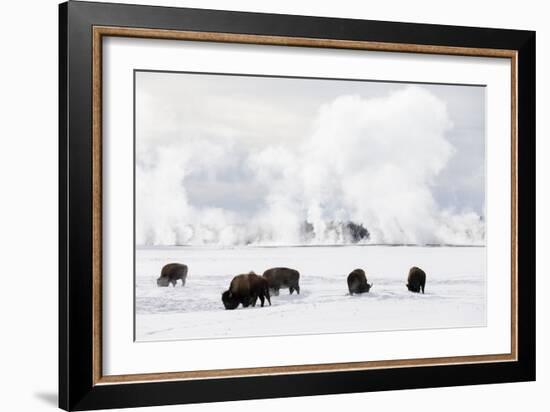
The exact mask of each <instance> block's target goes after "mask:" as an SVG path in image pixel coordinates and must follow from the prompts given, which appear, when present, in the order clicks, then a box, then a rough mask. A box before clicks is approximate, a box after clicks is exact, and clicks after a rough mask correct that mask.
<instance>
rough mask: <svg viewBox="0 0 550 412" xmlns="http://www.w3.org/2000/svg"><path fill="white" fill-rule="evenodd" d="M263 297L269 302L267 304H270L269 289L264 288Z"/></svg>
mask: <svg viewBox="0 0 550 412" xmlns="http://www.w3.org/2000/svg"><path fill="white" fill-rule="evenodd" d="M265 298H266V299H267V301H268V302H269V306H271V297H270V296H269V289H266V290H265Z"/></svg>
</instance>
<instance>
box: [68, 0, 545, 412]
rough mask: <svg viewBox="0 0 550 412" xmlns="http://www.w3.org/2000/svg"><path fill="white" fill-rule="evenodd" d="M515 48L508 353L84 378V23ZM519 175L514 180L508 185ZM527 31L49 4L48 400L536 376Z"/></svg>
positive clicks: (96, 404) (184, 398) (122, 401)
mask: <svg viewBox="0 0 550 412" xmlns="http://www.w3.org/2000/svg"><path fill="white" fill-rule="evenodd" d="M93 25H102V26H118V27H121V26H122V27H140V28H157V29H173V30H189V31H209V32H227V33H244V34H258V35H272V36H287V37H309V38H324V39H340V40H361V41H376V42H391V43H405V44H424V45H437V46H458V47H471V48H494V49H508V50H516V51H517V52H518V59H517V64H518V78H517V89H518V105H517V116H518V133H519V135H518V186H519V188H518V220H517V227H518V245H519V247H518V330H517V333H518V361H517V362H495V363H484V364H462V365H445V366H420V367H419V366H417V367H406V368H393V369H391V368H390V369H377V370H364V371H349V372H329V373H300V374H289V375H273V376H269V375H264V376H259V377H237V378H223V379H201V380H190V381H168V382H150V383H129V384H109V385H95V386H94V385H93V380H92V370H93V364H92V342H93V339H92V26H93ZM519 183H521V185H519ZM535 337H536V336H535V32H532V31H520V30H503V29H487V28H472V27H457V26H442V25H429V24H413V23H390V22H380V21H368V20H354V19H336V18H320V17H304V16H291V15H274V14H259V13H243V12H229V11H215V10H202V9H183V8H173V7H157V6H136V5H122V4H109V3H89V2H75V1H70V2H68V3H63V4H61V5H60V6H59V407H60V408H62V409H65V410H89V409H107V408H122V407H137V406H154V405H170V404H182V403H195V402H217V401H227V400H243V399H262V398H272V397H292V396H308V395H323V394H337V393H352V392H364V391H382V390H395V389H414V388H427V387H443V386H458V385H473V384H487V383H503V382H519V381H531V380H535Z"/></svg>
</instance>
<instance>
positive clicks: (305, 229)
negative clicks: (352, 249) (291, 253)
mask: <svg viewBox="0 0 550 412" xmlns="http://www.w3.org/2000/svg"><path fill="white" fill-rule="evenodd" d="M329 232H333V233H337V234H339V235H341V236H342V237H343V239H344V240H345V241H346V242H350V243H358V242H361V241H363V240H368V239H370V233H369V231H368V229H367V228H366V227H365V226H363V224H362V223H355V222H352V221H347V222H334V221H330V222H328V223H327V224H326V228H325V233H322V234H320V235H321V237H325V236H326V235H327V234H328V233H329ZM301 233H302V236H303V238H304V240H305V241H311V240H313V239H314V238H315V236H316V235H319V233H315V226H314V225H313V223H311V222H308V221H307V220H306V221H304V222H302V225H301Z"/></svg>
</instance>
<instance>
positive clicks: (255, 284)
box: [222, 272, 271, 309]
mask: <svg viewBox="0 0 550 412" xmlns="http://www.w3.org/2000/svg"><path fill="white" fill-rule="evenodd" d="M258 298H260V302H261V304H262V307H263V306H264V302H265V299H267V301H268V302H269V305H270V306H271V297H270V296H269V287H268V284H267V280H265V279H264V278H263V277H261V276H258V275H256V274H255V273H254V272H250V273H248V274H243V275H237V276H235V277H234V278H233V280H232V281H231V284H230V285H229V289H228V290H226V291H225V292H223V293H222V302H223V305H224V307H225V308H226V309H236V308H237V306H239V304H242V305H243V307H244V308H246V307H248V306H249V305H252V306H256V301H257V300H258Z"/></svg>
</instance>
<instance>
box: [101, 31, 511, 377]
mask: <svg viewBox="0 0 550 412" xmlns="http://www.w3.org/2000/svg"><path fill="white" fill-rule="evenodd" d="M106 36H115V37H131V38H148V39H164V40H186V41H205V42H225V43H242V44H260V45H277V46H294V47H320V48H334V49H354V50H368V51H384V52H400V53H424V54H439V55H458V56H476V57H496V58H506V59H510V60H511V83H512V87H511V90H512V96H511V101H512V104H511V109H510V116H511V133H512V136H511V142H512V148H511V149H512V158H511V166H512V173H511V183H512V196H511V207H512V216H511V222H510V223H511V228H512V240H511V251H512V262H511V264H512V266H511V268H512V271H511V286H512V287H511V289H512V295H511V314H510V319H511V331H512V333H511V337H510V339H511V353H509V354H493V355H476V356H456V357H441V358H423V359H408V360H407V359H401V360H384V361H369V362H352V363H331V364H316V365H290V366H283V367H259V368H240V369H222V370H204V371H182V372H169V373H168V372H167V373H149V374H134V375H109V376H105V375H103V373H102V370H103V367H102V365H103V363H102V358H103V357H102V344H103V341H102V276H103V274H102V77H101V72H102V40H103V37H106ZM92 38H93V44H92V54H93V55H92V59H93V62H92V64H93V68H92V81H93V85H92V91H93V102H92V105H93V111H92V125H93V127H92V133H93V136H92V175H93V176H92V182H93V183H92V187H93V211H92V223H93V225H92V227H93V266H92V274H93V331H92V334H93V384H94V385H107V384H114V383H135V382H150V381H169V380H193V379H215V378H227V377H243V376H259V375H277V374H295V373H313V372H315V373H319V372H334V371H352V370H366V369H380V368H403V367H411V366H435V365H457V364H468V363H492V362H511V361H516V360H517V359H518V313H517V312H518V273H517V272H518V252H517V249H518V227H517V221H518V216H517V213H518V149H517V146H518V138H517V135H518V126H517V123H518V113H517V98H518V93H517V87H518V84H517V79H518V68H517V65H518V61H517V56H518V54H517V51H515V50H504V49H486V48H466V47H450V46H432V45H418V44H401V43H383V42H369V41H351V40H334V39H319V38H303V37H284V36H264V35H248V34H230V33H215V32H198V31H178V30H160V29H159V30H156V29H141V28H128V27H112V26H94V27H93V33H92Z"/></svg>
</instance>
